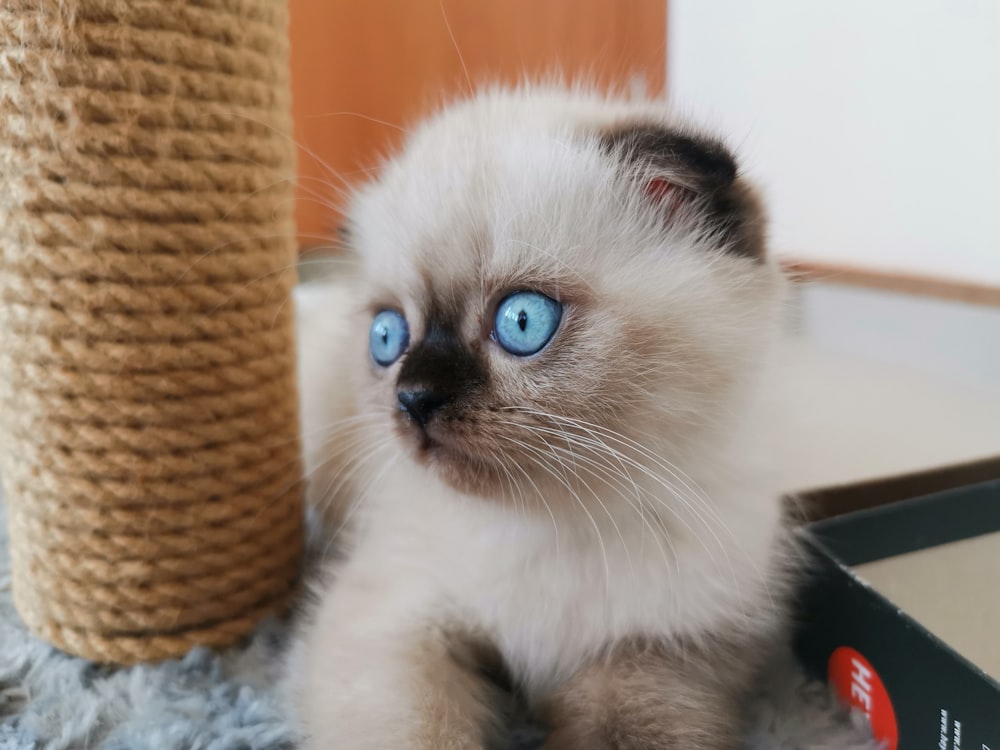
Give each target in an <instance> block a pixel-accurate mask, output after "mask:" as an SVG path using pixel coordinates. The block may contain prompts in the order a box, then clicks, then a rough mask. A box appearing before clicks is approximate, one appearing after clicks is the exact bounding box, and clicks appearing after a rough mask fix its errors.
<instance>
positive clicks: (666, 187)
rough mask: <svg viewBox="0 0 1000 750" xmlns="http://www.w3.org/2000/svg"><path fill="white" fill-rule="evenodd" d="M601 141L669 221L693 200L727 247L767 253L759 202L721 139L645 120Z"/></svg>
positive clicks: (735, 251) (747, 254) (752, 253)
mask: <svg viewBox="0 0 1000 750" xmlns="http://www.w3.org/2000/svg"><path fill="white" fill-rule="evenodd" d="M601 145H602V146H603V147H604V149H605V150H606V151H607V152H608V153H609V154H611V155H612V156H613V157H614V158H615V159H618V160H620V161H621V163H622V164H623V166H625V167H626V168H628V169H629V170H630V171H632V172H633V173H634V174H635V176H636V179H637V180H639V181H641V182H642V189H643V192H644V193H645V194H646V195H647V196H648V197H649V198H650V200H652V201H653V202H654V203H656V204H657V205H662V206H663V207H664V210H665V219H666V220H667V221H670V220H672V219H673V217H674V214H675V213H676V211H677V209H678V207H679V206H680V205H682V204H688V203H690V204H691V205H693V206H694V207H696V208H697V209H698V210H699V212H700V213H701V214H702V215H703V216H704V217H705V218H706V219H707V220H708V226H709V228H710V229H711V230H712V231H713V232H718V234H719V236H720V238H721V239H722V245H723V246H724V247H725V249H726V250H728V251H729V252H731V253H733V254H735V255H740V256H744V257H749V258H757V259H761V258H763V254H764V240H763V225H764V217H763V212H762V210H761V207H760V202H759V200H758V199H757V198H756V196H755V195H754V194H753V191H752V190H751V189H750V187H749V186H748V185H746V184H745V183H744V182H743V181H742V180H740V179H739V173H738V169H737V166H736V160H735V159H734V158H733V155H732V154H731V153H730V152H729V150H728V149H727V148H726V146H725V145H724V144H723V143H722V142H721V141H719V140H717V139H714V138H710V137H707V136H701V135H693V134H690V133H684V132H680V131H677V130H672V129H670V128H667V127H665V126H662V125H657V124H647V123H642V124H635V125H624V126H620V127H617V128H614V129H612V130H609V131H607V132H605V133H604V134H603V135H602V136H601Z"/></svg>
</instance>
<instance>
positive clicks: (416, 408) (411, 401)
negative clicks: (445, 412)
mask: <svg viewBox="0 0 1000 750" xmlns="http://www.w3.org/2000/svg"><path fill="white" fill-rule="evenodd" d="M396 398H397V399H399V407H400V409H401V410H403V411H405V412H406V413H407V414H409V415H410V418H411V419H412V420H413V421H414V422H416V423H417V424H419V425H420V426H421V427H423V426H424V425H426V424H427V423H428V422H429V421H430V419H431V417H433V416H434V412H436V411H437V410H438V409H440V408H441V407H442V406H444V405H445V404H446V403H447V401H448V398H447V397H446V396H444V395H442V394H440V393H436V392H434V391H432V390H430V389H429V388H414V389H412V390H408V389H400V390H398V391H396Z"/></svg>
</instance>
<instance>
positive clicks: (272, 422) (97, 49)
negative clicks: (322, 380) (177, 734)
mask: <svg viewBox="0 0 1000 750" xmlns="http://www.w3.org/2000/svg"><path fill="white" fill-rule="evenodd" d="M287 21H288V19H287V9H286V7H285V3H284V2H283V0H171V1H164V0H149V1H131V0H128V1H125V0H6V1H5V2H4V4H3V5H2V7H0V474H2V476H3V480H4V484H5V494H6V497H7V502H8V504H9V511H8V517H9V524H10V532H11V534H10V536H11V555H12V566H13V587H14V600H15V603H16V605H17V608H18V611H19V612H20V614H21V616H22V618H23V619H24V621H25V622H26V623H27V624H28V626H29V627H30V628H31V629H32V630H33V631H34V632H35V633H36V634H38V635H40V636H41V637H43V638H46V639H48V640H50V641H51V642H53V643H54V644H56V645H57V646H59V647H61V648H63V649H65V650H67V651H70V652H72V653H74V654H77V655H80V656H85V657H87V658H90V659H94V660H98V661H102V662H113V663H119V664H131V663H135V662H139V661H147V660H155V659H161V658H166V657H172V656H177V655H179V654H181V653H183V652H185V651H186V650H188V649H189V648H191V647H192V646H194V645H198V644H202V645H209V646H225V645H228V644H231V643H233V642H234V641H235V640H236V639H238V638H239V637H241V636H243V635H245V634H246V633H248V632H249V631H250V630H251V629H252V628H253V627H254V625H255V624H256V623H257V622H258V620H259V619H260V618H261V617H262V616H264V615H265V614H267V613H268V612H272V611H275V610H277V609H280V608H281V607H283V606H284V604H285V603H286V601H287V599H288V597H289V596H290V594H291V593H292V589H293V587H294V585H295V581H296V578H297V575H298V563H299V558H300V551H301V545H302V513H301V501H300V487H299V477H300V471H301V470H300V464H299V442H298V414H297V407H296V394H295V372H294V351H293V332H292V311H291V309H290V303H289V294H290V292H291V288H292V285H293V283H294V280H295V268H294V261H295V243H294V226H293V220H292V210H293V201H292V192H291V191H292V182H291V178H292V176H293V170H294V163H293V162H294V149H293V146H292V145H291V142H290V140H289V139H288V137H287V136H286V135H283V134H287V133H289V132H290V131H291V123H290V101H289V98H290V95H289V81H288V40H287Z"/></svg>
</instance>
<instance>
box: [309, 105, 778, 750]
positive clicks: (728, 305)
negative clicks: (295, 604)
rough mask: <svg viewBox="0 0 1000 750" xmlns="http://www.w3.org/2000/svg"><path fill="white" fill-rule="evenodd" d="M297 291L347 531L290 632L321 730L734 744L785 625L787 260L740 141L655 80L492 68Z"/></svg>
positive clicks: (434, 122)
mask: <svg viewBox="0 0 1000 750" xmlns="http://www.w3.org/2000/svg"><path fill="white" fill-rule="evenodd" d="M349 219H350V221H349V237H350V244H351V246H352V248H353V250H354V251H355V252H356V254H357V257H358V263H357V269H356V271H355V272H354V273H352V274H350V277H349V278H348V279H347V280H346V281H345V282H344V283H343V284H342V285H341V286H340V287H339V288H328V287H317V288H312V289H306V290H305V291H304V293H303V295H302V297H301V298H300V303H301V309H300V318H301V322H302V341H301V349H302V363H301V365H302V389H303V393H304V420H303V421H304V432H305V439H306V444H307V463H308V464H309V466H310V469H311V471H312V472H313V479H312V485H311V492H312V494H313V499H314V501H315V502H317V503H321V504H323V505H324V507H326V508H327V510H328V513H329V516H330V520H331V525H332V526H333V527H336V528H342V527H345V525H346V527H347V528H349V529H350V536H349V539H350V541H349V543H348V544H347V551H346V555H345V557H344V559H342V560H340V561H338V562H337V564H336V566H335V570H334V572H333V575H332V576H331V581H330V583H329V585H328V587H327V588H326V589H325V590H323V591H322V592H321V593H320V596H319V601H318V603H317V606H316V608H315V612H314V613H312V617H311V619H310V622H309V623H308V624H307V625H306V626H305V627H304V629H303V631H302V632H301V634H300V637H299V639H298V643H297V645H296V647H295V649H294V654H293V662H292V664H293V667H292V669H291V672H292V674H293V675H294V679H295V685H294V701H295V706H296V712H297V714H298V717H299V718H300V720H301V723H302V725H303V729H304V732H305V734H306V736H307V737H308V740H307V745H308V747H311V748H334V749H340V748H343V749H344V750H347V749H348V748H349V749H350V750H358V749H359V748H372V749H373V750H374V749H377V750H387V749H389V748H414V749H418V748H419V749H421V750H431V749H434V750H439V749H441V748H456V749H457V748H463V749H465V748H469V749H472V748H476V749H479V748H492V747H497V746H499V743H500V742H502V732H503V726H504V721H505V714H504V711H505V697H504V696H505V694H504V693H503V692H502V691H501V690H500V689H499V687H498V681H497V680H495V679H492V678H493V677H496V676H497V675H501V674H502V675H505V676H506V681H507V682H508V684H509V686H510V687H512V688H513V690H514V692H516V693H517V694H518V695H520V696H522V697H523V698H524V699H525V700H526V701H527V703H528V705H529V706H530V707H531V709H532V710H533V711H534V712H535V714H536V715H537V716H538V717H539V718H540V720H541V721H542V722H544V724H545V725H546V726H547V727H548V729H549V730H550V734H549V736H548V739H547V744H546V745H545V747H546V748H550V749H551V750H558V749H563V748H565V749H567V750H590V749H591V748H594V749H596V748H601V749H607V748H620V749H622V750H624V749H625V748H634V749H638V748H681V747H684V748H689V749H693V750H698V749H701V748H706V749H707V748H735V747H737V746H738V745H739V741H740V731H741V717H740V713H741V707H742V705H743V703H744V698H745V696H746V693H747V691H748V690H749V688H750V683H751V679H752V677H753V674H754V672H755V670H756V669H757V667H758V665H759V664H760V662H761V661H762V659H763V658H764V653H765V652H766V650H767V646H768V645H769V643H771V642H772V641H774V640H775V638H776V636H777V635H778V634H779V633H780V631H781V628H782V620H783V617H782V615H783V598H784V596H785V591H786V589H787V584H786V578H787V575H786V574H785V572H784V571H785V569H786V567H787V566H786V564H785V562H784V559H785V555H784V553H783V552H782V550H784V549H785V548H786V545H787V538H786V534H785V531H784V528H783V524H782V520H781V514H780V510H779V502H778V493H777V492H776V491H775V489H774V488H773V487H772V486H771V485H770V483H769V481H768V480H767V478H766V474H765V473H763V472H762V471H761V470H760V469H759V468H758V466H757V464H758V461H757V459H756V457H755V456H756V454H757V453H758V452H759V448H760V446H759V445H758V436H757V429H758V427H759V426H760V425H761V424H762V422H761V420H760V418H759V417H757V416H755V415H756V414H758V413H759V410H760V408H761V407H762V404H763V403H764V402H763V400H762V398H761V396H762V395H763V394H765V393H766V390H767V388H766V385H767V379H766V378H765V377H764V376H763V370H764V365H765V363H766V361H767V358H768V352H769V351H770V349H771V345H772V340H773V339H774V338H775V333H776V330H777V328H778V320H779V310H780V307H781V301H782V291H783V279H782V276H781V274H780V272H779V271H778V270H777V268H776V267H775V266H774V265H773V264H772V263H769V262H768V261H767V260H766V259H765V256H764V218H763V215H762V210H761V207H760V205H759V203H758V200H757V198H756V197H755V194H754V192H753V191H752V189H751V188H750V186H749V185H748V184H747V183H746V182H745V180H744V178H742V177H741V176H740V174H739V172H738V170H737V167H736V164H735V162H734V160H733V157H732V155H731V154H730V153H729V151H728V150H727V149H726V148H725V147H724V146H723V144H722V143H720V142H719V141H718V140H716V139H714V138H711V137H708V136H705V135H701V134H699V133H697V132H695V131H694V130H691V129H689V128H686V127H681V126H678V125H676V124H675V123H674V122H673V121H672V120H671V119H670V117H669V116H668V115H667V113H666V112H665V111H664V109H663V107H662V106H661V105H660V104H659V103H656V102H647V101H628V100H619V99H614V98H604V97H602V96H599V95H597V94H594V93H588V92H585V91H580V90H575V91H563V90H559V89H554V88H544V87H541V88H539V87H523V88H521V89H517V90H513V91H509V90H498V89H493V90H488V91H485V92H483V93H481V94H480V95H478V96H476V97H474V98H472V99H471V100H469V101H465V102H461V103H458V104H455V105H453V106H451V107H449V108H447V109H445V110H444V111H443V112H441V113H440V114H438V115H437V116H435V117H434V118H432V119H431V120H429V121H428V122H426V123H425V124H423V125H422V126H421V127H419V128H418V129H416V130H415V131H414V132H412V133H411V134H410V135H409V137H408V140H407V143H406V144H405V147H404V149H403V151H402V153H401V154H400V155H398V156H397V157H396V158H394V159H393V160H391V161H389V162H388V163H387V164H386V166H385V168H384V170H383V172H382V174H381V176H380V178H379V179H378V180H377V181H374V182H372V183H371V184H368V185H366V186H364V187H363V188H361V189H360V190H359V191H358V192H357V193H356V195H355V196H354V197H353V201H352V204H351V206H350V212H349Z"/></svg>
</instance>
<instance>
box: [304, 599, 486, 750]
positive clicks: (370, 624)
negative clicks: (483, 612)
mask: <svg viewBox="0 0 1000 750" xmlns="http://www.w3.org/2000/svg"><path fill="white" fill-rule="evenodd" d="M340 583H344V584H347V583H348V582H347V581H343V582H340ZM340 583H338V584H337V587H335V588H338V587H339V586H340ZM373 601H374V602H377V603H378V605H379V606H378V607H377V611H375V610H371V611H366V609H365V605H366V604H367V605H370V604H372V603H373ZM387 603H388V602H387V601H385V600H382V601H380V600H379V594H378V593H376V592H373V591H371V590H369V591H368V592H364V591H357V590H355V591H350V590H348V586H347V585H345V586H344V588H343V589H339V588H338V590H337V592H336V595H333V596H328V597H327V598H326V600H325V601H323V602H322V603H321V606H320V608H319V610H318V612H317V616H316V617H315V618H314V620H313V623H312V625H310V626H309V627H308V628H307V629H306V630H305V632H304V633H303V634H302V637H301V638H300V640H299V642H298V643H297V644H296V646H295V654H294V655H293V657H292V659H291V670H292V676H291V679H292V682H293V685H294V687H293V695H292V700H293V702H294V711H295V713H296V714H297V716H298V719H299V721H300V723H301V725H302V730H303V733H304V734H305V748H308V750H348V749H349V750H484V748H493V747H495V746H496V738H497V737H498V736H499V734H500V732H501V730H502V728H503V727H502V724H503V722H502V719H501V717H500V711H501V708H502V707H503V706H504V704H503V702H502V692H501V691H500V690H499V689H498V688H496V687H495V686H494V685H493V684H492V683H491V682H490V681H489V680H487V679H486V678H485V677H484V675H483V672H482V670H483V669H484V665H483V664H481V662H480V660H479V658H478V657H479V656H480V655H481V654H482V653H483V651H484V649H483V648H481V647H480V646H479V644H477V643H476V642H475V641H474V640H473V639H471V638H469V637H468V636H463V635H460V631H459V629H458V628H449V627H445V626H442V625H441V624H440V623H435V622H434V621H433V620H432V619H430V618H426V619H424V618H413V617H412V616H408V615H407V613H406V612H405V611H402V610H400V609H399V608H393V607H386V606H382V605H384V604H387ZM393 609H395V611H393ZM296 673H297V674H296Z"/></svg>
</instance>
